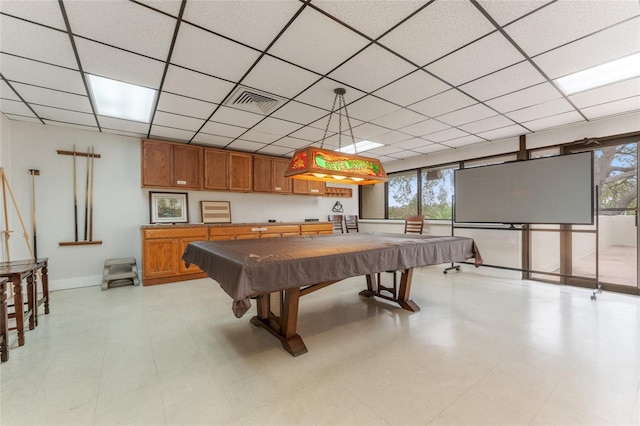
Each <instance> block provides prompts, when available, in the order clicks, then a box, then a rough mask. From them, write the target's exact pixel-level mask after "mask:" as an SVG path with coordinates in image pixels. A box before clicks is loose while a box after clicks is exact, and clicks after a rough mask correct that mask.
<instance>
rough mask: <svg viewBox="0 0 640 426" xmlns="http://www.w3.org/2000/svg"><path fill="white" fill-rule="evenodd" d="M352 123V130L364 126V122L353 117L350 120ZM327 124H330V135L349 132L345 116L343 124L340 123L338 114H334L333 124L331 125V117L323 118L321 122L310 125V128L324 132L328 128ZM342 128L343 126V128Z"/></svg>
mask: <svg viewBox="0 0 640 426" xmlns="http://www.w3.org/2000/svg"><path fill="white" fill-rule="evenodd" d="M350 121H351V128H353V127H357V126H359V125H360V124H362V121H360V120H356V119H355V118H353V117H351V118H350ZM327 124H329V133H338V132H340V131H341V132H343V133H348V132H349V125H348V122H347V119H346V117H345V116H344V115H343V116H342V122H340V119H339V117H338V115H337V113H334V114H333V116H332V117H331V123H329V117H328V116H327V117H323V118H321V119H320V120H317V121H314V122H313V123H310V126H312V127H315V128H318V129H322V130H324V129H326V128H327ZM340 126H342V128H341V127H340Z"/></svg>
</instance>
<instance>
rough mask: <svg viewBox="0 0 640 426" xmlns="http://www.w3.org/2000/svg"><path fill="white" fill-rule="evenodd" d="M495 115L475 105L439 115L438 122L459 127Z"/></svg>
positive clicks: (480, 105)
mask: <svg viewBox="0 0 640 426" xmlns="http://www.w3.org/2000/svg"><path fill="white" fill-rule="evenodd" d="M496 114H497V113H496V112H495V111H494V110H492V109H491V108H488V107H486V106H484V105H482V104H475V105H472V106H470V107H466V108H462V109H459V110H457V111H454V112H450V113H448V114H444V115H441V116H440V117H438V120H440V121H443V122H445V123H447V124H450V125H452V126H459V125H461V124H465V123H471V122H472V121H478V120H482V119H483V118H488V117H492V116H494V115H496Z"/></svg>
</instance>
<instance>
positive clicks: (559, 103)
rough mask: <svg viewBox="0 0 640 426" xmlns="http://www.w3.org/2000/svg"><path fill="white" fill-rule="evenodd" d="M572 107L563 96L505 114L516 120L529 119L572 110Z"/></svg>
mask: <svg viewBox="0 0 640 426" xmlns="http://www.w3.org/2000/svg"><path fill="white" fill-rule="evenodd" d="M573 109H574V108H573V107H572V106H571V104H570V103H569V102H567V101H566V100H564V98H560V99H555V100H553V101H549V102H545V103H543V104H538V105H534V106H530V107H527V108H523V109H519V110H516V111H512V112H509V113H507V114H506V115H507V116H508V117H510V118H512V119H513V120H515V121H517V122H523V121H531V120H536V119H538V118H543V117H549V116H551V115H556V114H561V113H563V112H568V111H573Z"/></svg>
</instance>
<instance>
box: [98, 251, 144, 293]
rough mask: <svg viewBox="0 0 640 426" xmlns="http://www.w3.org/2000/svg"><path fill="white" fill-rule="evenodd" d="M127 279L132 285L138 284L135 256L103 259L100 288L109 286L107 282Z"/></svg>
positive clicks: (104, 288)
mask: <svg viewBox="0 0 640 426" xmlns="http://www.w3.org/2000/svg"><path fill="white" fill-rule="evenodd" d="M126 281H129V282H130V283H131V284H133V285H140V281H138V266H137V265H136V259H135V257H122V258H119V259H107V260H105V261H104V272H103V273H102V290H106V289H108V288H109V284H114V283H118V284H120V283H124V282H126Z"/></svg>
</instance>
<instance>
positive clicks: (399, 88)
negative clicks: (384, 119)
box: [374, 70, 451, 106]
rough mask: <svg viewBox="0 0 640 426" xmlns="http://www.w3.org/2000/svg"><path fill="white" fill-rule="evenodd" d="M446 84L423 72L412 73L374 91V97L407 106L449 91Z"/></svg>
mask: <svg viewBox="0 0 640 426" xmlns="http://www.w3.org/2000/svg"><path fill="white" fill-rule="evenodd" d="M450 88H451V86H449V85H448V84H446V83H443V82H442V81H440V80H438V79H437V78H435V77H433V76H431V75H429V74H428V73H426V72H425V71H423V70H417V71H415V72H412V73H411V74H409V75H408V76H406V77H403V78H401V79H400V80H398V81H396V82H394V83H391V84H389V85H388V86H385V87H383V88H382V89H380V90H376V91H375V92H374V95H376V96H379V97H381V98H384V99H387V100H389V101H391V102H395V103H397V104H398V105H402V106H407V105H411V104H413V103H415V102H418V101H421V100H423V99H426V98H428V97H430V96H433V95H435V94H438V93H441V92H444V91H445V90H448V89H450Z"/></svg>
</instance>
